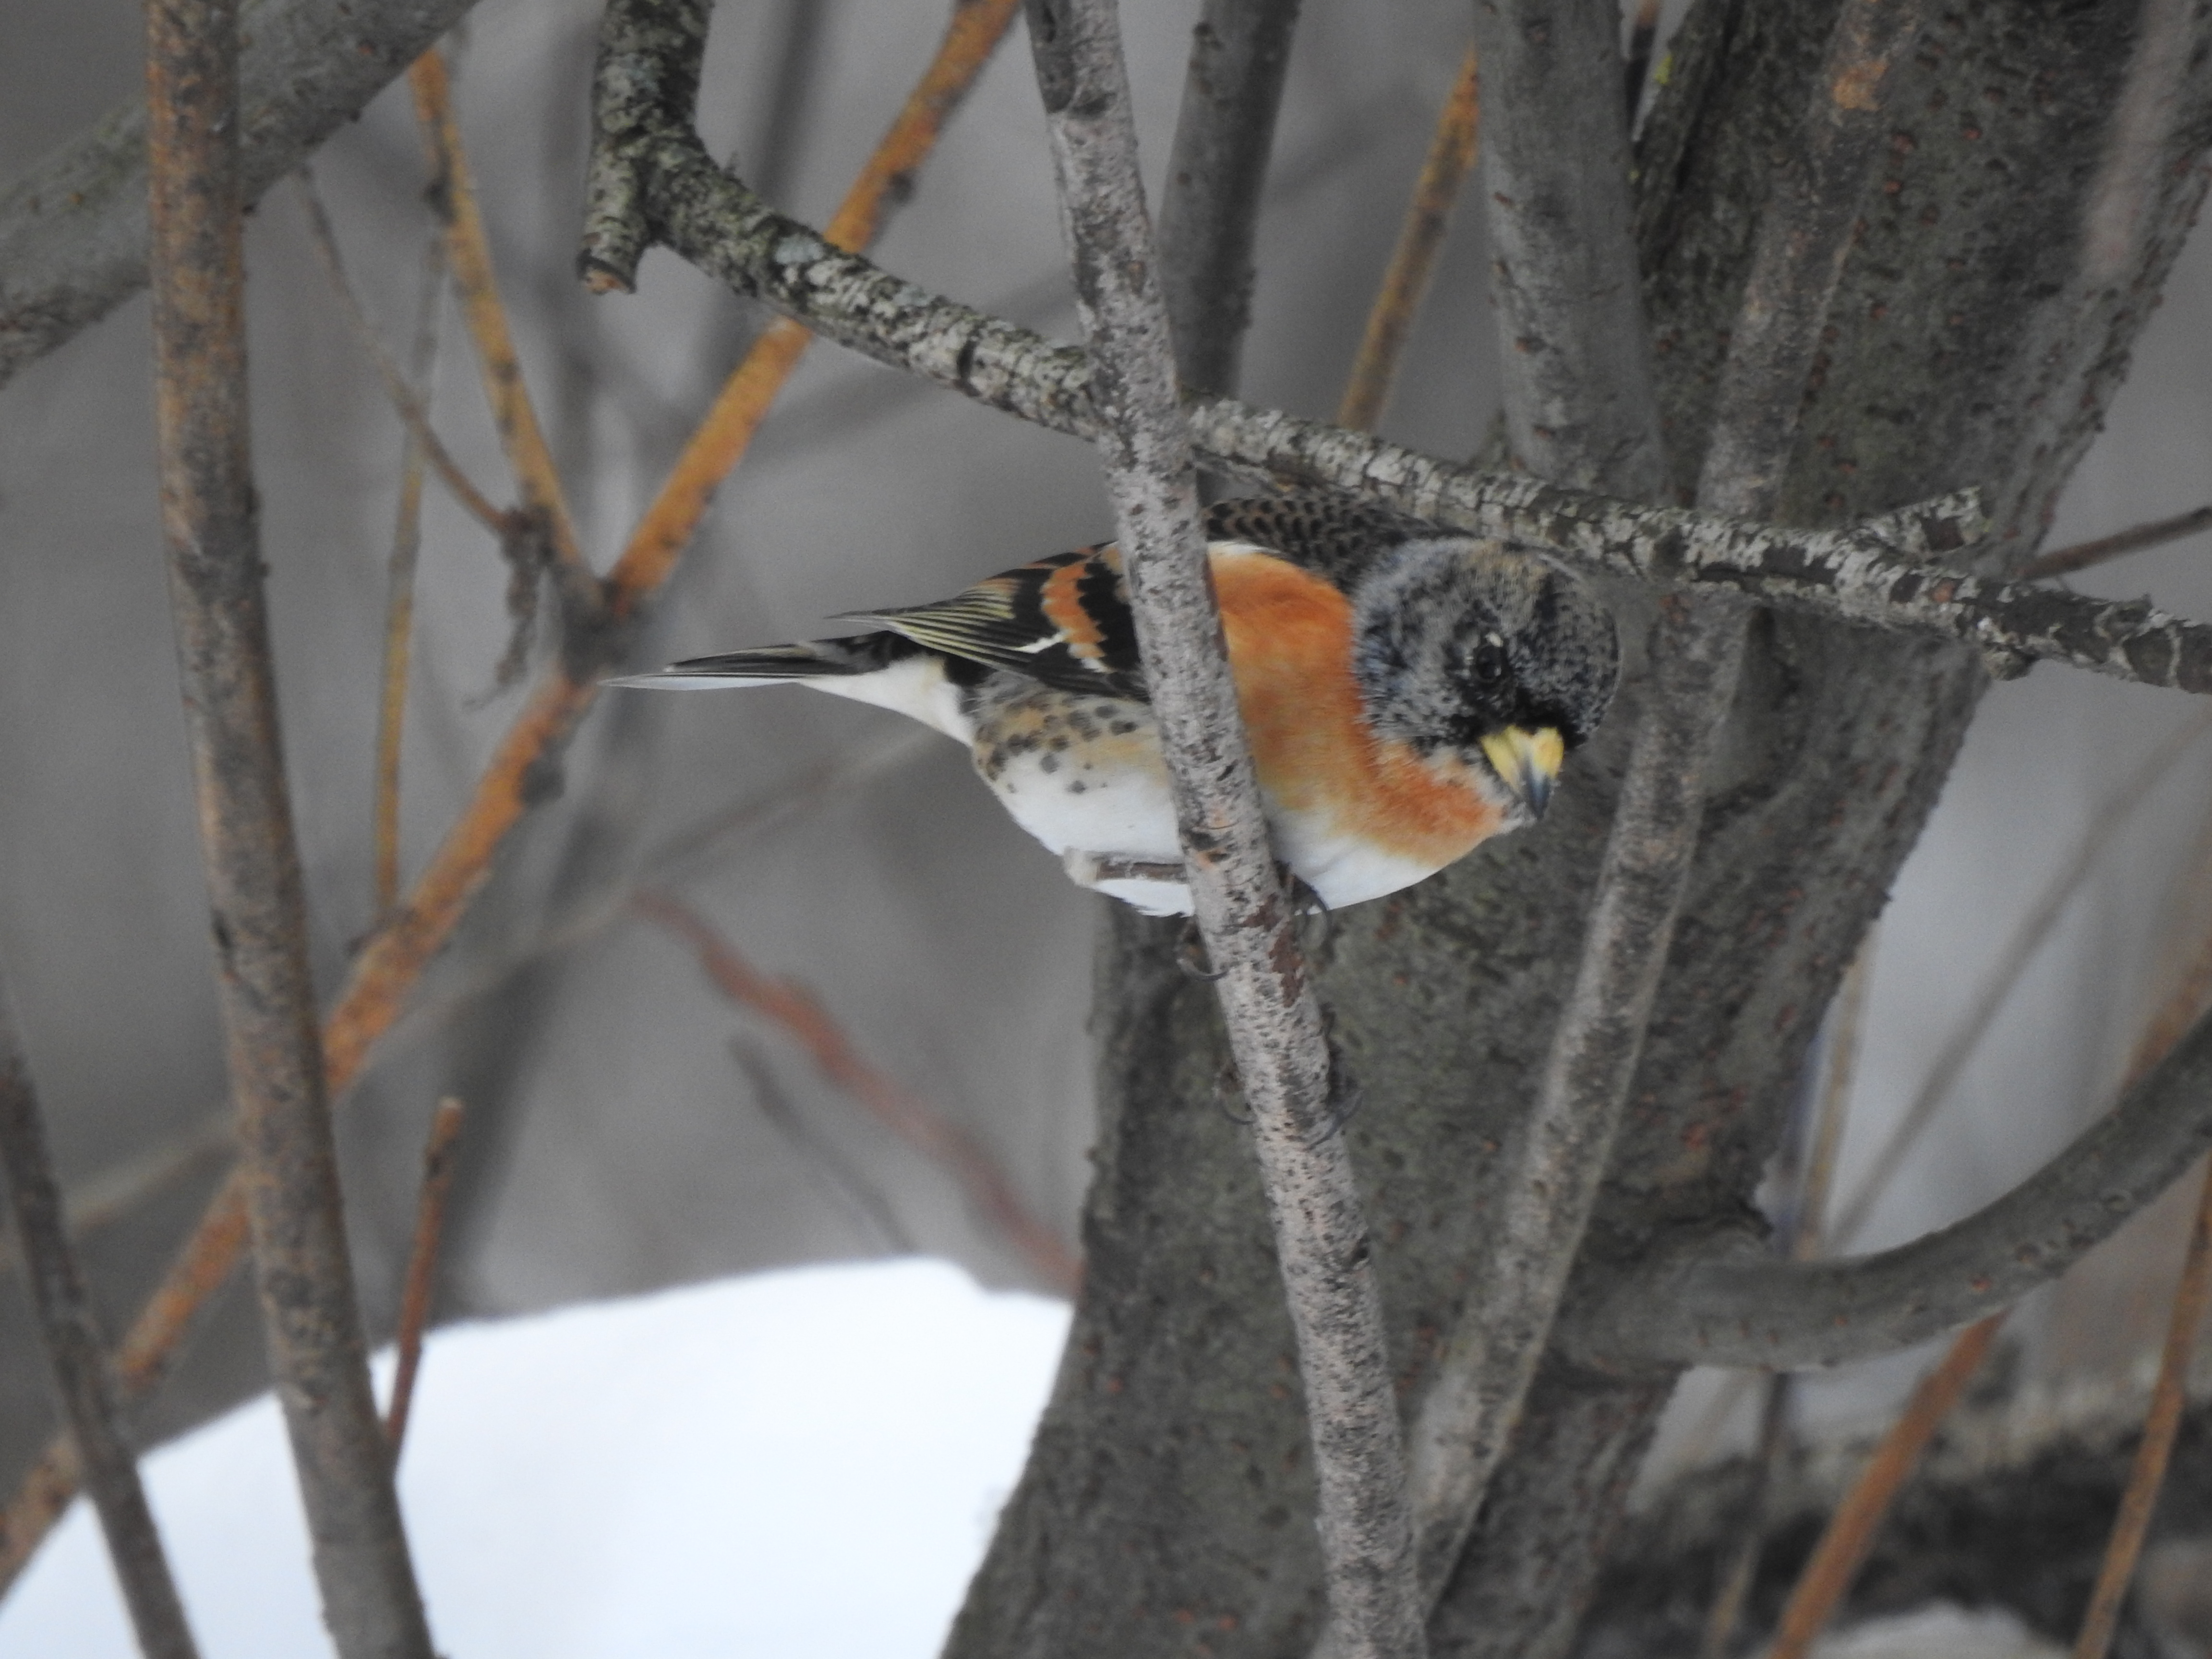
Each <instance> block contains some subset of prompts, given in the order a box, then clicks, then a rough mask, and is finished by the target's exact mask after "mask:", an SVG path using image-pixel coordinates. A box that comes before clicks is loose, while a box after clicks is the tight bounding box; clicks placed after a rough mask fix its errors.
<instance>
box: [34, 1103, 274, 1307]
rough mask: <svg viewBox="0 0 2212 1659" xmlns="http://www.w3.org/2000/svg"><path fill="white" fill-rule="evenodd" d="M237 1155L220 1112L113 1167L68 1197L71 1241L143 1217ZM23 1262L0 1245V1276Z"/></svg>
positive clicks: (225, 1115)
mask: <svg viewBox="0 0 2212 1659" xmlns="http://www.w3.org/2000/svg"><path fill="white" fill-rule="evenodd" d="M236 1151H237V1146H236V1143H235V1142H234V1140H233V1139H232V1138H231V1121H230V1114H229V1113H228V1111H220V1110H219V1111H216V1112H215V1113H212V1114H210V1115H209V1116H208V1117H206V1118H204V1119H203V1120H202V1121H200V1123H199V1124H198V1125H197V1126H196V1127H193V1128H191V1129H189V1130H187V1131H186V1132H185V1133H184V1134H182V1135H180V1136H179V1137H178V1138H177V1139H174V1140H172V1141H167V1142H165V1143H164V1144H162V1145H161V1146H155V1147H153V1148H151V1149H150V1150H149V1151H147V1152H141V1153H139V1154H138V1155H137V1156H136V1157H132V1158H125V1159H123V1160H122V1161H121V1162H120V1163H117V1164H110V1165H109V1166H108V1167H107V1168H106V1169H104V1170H100V1172H99V1173H98V1174H96V1175H94V1176H90V1177H89V1178H88V1179H87V1180H86V1181H84V1182H82V1184H81V1185H79V1186H76V1187H74V1188H70V1191H68V1192H67V1193H65V1194H64V1195H63V1198H62V1214H63V1217H64V1219H65V1220H66V1221H67V1223H68V1225H69V1231H70V1237H72V1238H76V1239H82V1238H83V1237H85V1235H86V1234H88V1233H91V1232H96V1231H99V1230H100V1228H103V1227H110V1226H112V1225H115V1223H117V1222H118V1221H120V1220H122V1219H124V1218H125V1217H128V1216H131V1215H135V1214H137V1212H139V1211H140V1210H142V1209H143V1208H144V1207H145V1206H147V1205H149V1204H150V1203H152V1202H153V1201H154V1200H155V1199H157V1198H160V1197H161V1195H162V1194H165V1193H167V1192H169V1191H170V1190H171V1189H172V1188H174V1187H176V1186H177V1184H178V1183H179V1182H182V1181H184V1180H185V1178H186V1177H187V1176H191V1174H192V1173H193V1172H194V1171H195V1170H198V1169H199V1168H200V1167H201V1166H202V1165H203V1164H208V1163H210V1162H212V1161H214V1160H215V1159H216V1158H222V1159H223V1160H224V1161H226V1162H228V1160H229V1158H231V1157H232V1156H233V1155H234V1153H235V1152H236ZM18 1260H19V1258H18V1257H17V1256H16V1255H15V1246H14V1245H13V1244H12V1243H9V1242H7V1241H6V1240H4V1239H0V1273H13V1272H14V1271H15V1267H16V1266H17V1264H18Z"/></svg>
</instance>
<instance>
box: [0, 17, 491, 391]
mask: <svg viewBox="0 0 2212 1659" xmlns="http://www.w3.org/2000/svg"><path fill="white" fill-rule="evenodd" d="M471 3H472V0H264V3H262V4H258V5H256V6H254V7H253V8H252V11H251V12H250V14H249V16H248V23H249V26H250V27H249V28H248V32H247V38H246V41H245V43H244V46H243V48H242V50H241V52H240V61H239V82H240V88H239V92H240V100H239V101H240V108H241V112H242V118H243V122H244V128H243V133H244V143H245V154H244V155H243V157H242V158H241V165H242V167H243V169H244V180H243V187H244V191H245V195H246V200H247V201H248V202H253V201H258V199H259V198H260V197H261V194H262V192H263V191H266V190H267V189H268V188H269V187H270V185H273V184H275V183H276V181H277V180H278V179H281V178H283V176H284V175H285V174H286V173H289V172H290V171H291V170H292V169H293V168H294V167H297V166H298V165H299V164H300V162H301V159H302V158H304V157H305V156H307V155H309V154H311V153H312V152H313V150H314V149H316V147H317V146H319V144H321V143H322V142H323V140H324V139H325V138H327V137H330V136H331V134H332V133H333V132H335V131H337V129H338V128H339V127H340V126H342V125H344V124H345V123H346V122H348V121H349V120H351V119H353V118H354V117H356V115H358V114H360V113H361V112H362V108H363V106H366V105H367V104H368V100H370V99H372V98H374V97H375V96H376V94H378V93H379V92H380V91H382V90H383V88H385V87H386V85H387V84H388V83H389V82H392V80H393V79H394V78H395V77H397V76H398V74H399V72H400V71H401V70H404V69H405V68H406V67H407V65H408V64H410V63H412V62H413V61H414V60H415V59H416V58H417V57H418V56H420V55H421V54H422V52H423V51H424V50H425V49H427V48H428V46H429V45H430V43H431V42H432V41H434V40H436V39H437V38H438V37H439V36H440V35H441V34H443V33H445V32H446V31H447V29H449V28H451V27H453V25H454V24H455V23H456V22H458V21H460V19H461V18H462V17H463V16H464V15H466V13H467V11H468V9H469V7H470V5H471ZM145 285H146V111H145V106H144V105H143V103H141V102H138V101H137V100H132V101H131V102H130V103H126V104H124V105H121V106H118V107H117V108H115V109H112V110H110V111H109V112H107V114H106V116H104V117H103V118H101V119H100V120H99V121H98V122H96V123H94V125H93V126H92V127H91V128H90V129H89V130H88V131H87V132H85V134H84V135H83V136H82V137H79V138H77V139H76V141H75V142H73V143H70V144H69V145H68V146H66V147H65V148H64V149H59V150H57V151H55V152H54V153H53V154H52V155H49V156H47V157H46V159H45V160H44V161H40V163H39V164H38V165H37V166H35V167H33V168H31V169H30V171H29V172H27V173H24V174H23V175H22V176H21V178H19V179H16V180H15V182H14V183H13V184H11V185H9V186H8V187H7V189H6V190H5V191H4V192H0V385H4V384H6V382H7V381H8V380H10V379H11V378H13V377H14V375H15V374H16V373H17V372H18V371H19V370H21V368H23V367H24V366H25V365H26V364H27V363H31V362H35V361H37V360H38V359H39V358H40V357H42V356H45V355H46V353H47V352H49V351H52V349H54V348H55V347H56V346H58V345H60V344H62V343H64V341H67V340H69V339H70V338H71V337H74V336H75V335H76V331H78V330H79V329H81V328H83V327H85V326H86V325H88V324H91V323H94V322H97V321H99V319H100V318H102V317H104V316H106V314H107V313H109V312H110V311H112V310H113V309H114V308H115V307H117V306H118V305H120V304H121V303H122V302H123V301H125V300H127V299H129V298H130V297H131V295H133V294H136V293H137V291H138V290H139V289H142V288H143V287H144V286H145Z"/></svg>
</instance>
